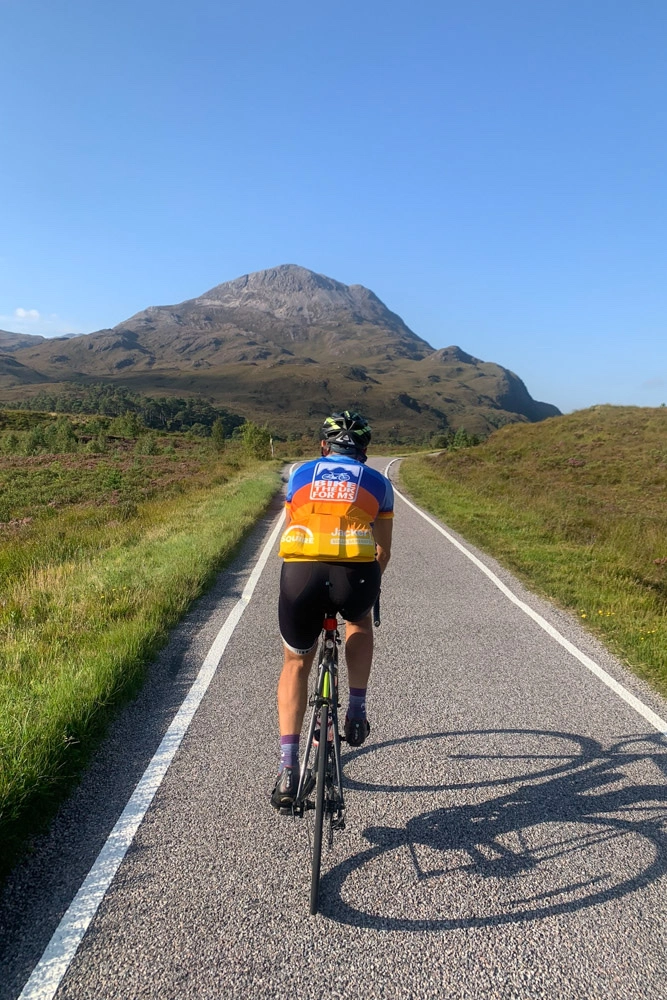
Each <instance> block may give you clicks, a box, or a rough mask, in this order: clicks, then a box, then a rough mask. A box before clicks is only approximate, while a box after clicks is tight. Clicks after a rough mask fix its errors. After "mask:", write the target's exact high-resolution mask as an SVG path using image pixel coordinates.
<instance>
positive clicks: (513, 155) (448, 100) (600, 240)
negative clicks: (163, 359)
mask: <svg viewBox="0 0 667 1000" xmlns="http://www.w3.org/2000/svg"><path fill="white" fill-rule="evenodd" d="M0 44H1V46H2V49H1V52H2V58H1V59H0V95H1V96H0V129H1V133H2V136H3V139H4V143H3V146H4V148H3V152H2V156H1V157H0V192H1V194H2V197H1V199H0V226H1V231H2V233H3V239H2V244H1V245H0V328H2V329H7V330H16V331H24V332H28V333H42V334H45V335H56V334H58V333H63V332H71V331H77V332H82V333H88V332H91V331H93V330H96V329H100V328H104V327H109V326H113V325H114V324H116V323H118V322H120V321H121V320H123V319H126V318H127V317H129V316H130V315H132V314H133V313H135V312H137V311H139V310H140V309H143V308H145V307H147V306H149V305H163V304H169V303H175V302H180V301H182V300H183V299H187V298H192V297H194V296H196V295H199V294H201V293H202V292H204V291H205V290H207V289H208V288H210V287H212V286H213V285H216V284H219V283H220V282H222V281H227V280H231V279H232V278H235V277H237V276H238V275H241V274H244V273H246V272H248V271H257V270H261V269H263V268H266V267H271V266H274V265H276V264H282V263H296V264H301V265H303V266H304V267H308V268H311V269H312V270H314V271H319V272H321V273H324V274H327V275H329V276H330V277H333V278H336V279H338V280H340V281H344V282H346V283H349V284H352V283H359V284H363V285H366V286H367V287H369V288H371V289H372V290H373V291H374V292H375V293H376V294H377V295H379V296H380V298H381V299H382V300H383V301H384V302H385V303H386V304H387V305H388V306H389V308H391V309H393V310H394V311H395V312H397V313H399V314H400V315H401V316H402V317H403V319H404V320H405V321H406V323H407V324H408V325H409V326H410V327H411V328H412V329H413V330H414V331H415V332H416V333H418V334H419V335H420V336H422V337H425V338H426V339H427V340H428V341H429V342H430V343H431V344H433V346H434V347H444V346H447V345H449V344H458V345H459V346H461V347H462V348H463V349H464V350H466V351H468V352H470V353H471V354H474V355H475V356H477V357H479V358H482V359H484V360H486V361H495V362H497V363H499V364H502V365H504V366H506V367H508V368H511V369H512V370H513V371H515V372H516V373H517V374H518V375H520V376H521V378H523V380H524V381H525V382H526V384H527V386H528V389H529V391H530V392H531V394H532V395H533V396H534V397H535V398H538V399H542V400H546V401H548V402H551V403H555V404H556V405H557V406H559V407H560V408H561V409H563V410H564V411H568V410H571V409H575V408H580V407H585V406H589V405H592V404H595V403H604V402H610V403H623V404H636V405H643V406H655V405H659V404H660V403H662V402H667V280H666V278H667V197H666V191H665V187H666V179H667V155H666V154H667V113H666V110H667V60H666V59H665V52H666V51H667V4H665V3H664V0H637V2H635V3H632V4H630V3H628V2H627V0H604V2H603V0H560V2H552V0H466V2H465V3H463V2H461V0H456V2H449V0H440V2H439V3H431V2H420V0H413V2H412V3H405V2H401V3H399V2H393V0H383V2H376V0H357V2H356V3H351V2H349V0H339V2H338V3H336V4H327V5H322V4H314V3H312V0H309V2H308V3H305V2H302V0H286V2H284V3H282V4H276V3H268V2H265V0H256V2H253V0H246V2H244V3H242V4H241V3H236V2H227V3H223V2H220V0H216V2H209V0H189V2H188V3H181V2H173V0H160V2H157V0H132V2H127V0H116V2H114V3H113V4H111V3H109V2H104V0H101V2H99V3H92V2H90V0H85V2H84V0H69V2H68V3H67V4H62V3H60V4H58V3H54V2H53V0H0Z"/></svg>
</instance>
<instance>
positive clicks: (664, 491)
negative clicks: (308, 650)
mask: <svg viewBox="0 0 667 1000" xmlns="http://www.w3.org/2000/svg"><path fill="white" fill-rule="evenodd" d="M401 480H402V482H403V484H404V486H405V488H406V489H407V490H408V491H409V492H410V494H411V495H412V496H413V497H414V498H415V499H416V500H417V501H418V502H419V503H420V504H422V505H423V506H424V507H426V508H427V509H429V510H431V511H432V512H433V513H435V514H436V515H437V516H438V517H440V518H442V519H443V520H444V521H446V522H447V523H448V524H449V525H451V526H452V527H453V528H454V529H456V530H457V531H460V532H461V533H462V534H463V535H465V537H466V538H468V539H469V540H470V541H471V542H473V543H474V544H476V545H479V546H480V548H483V549H484V550H485V551H487V552H489V553H490V554H491V555H493V556H495V557H496V558H497V559H498V560H499V561H500V562H501V563H503V565H505V566H507V567H508V568H510V569H511V570H513V571H514V572H516V573H517V575H518V576H520V577H521V578H522V579H523V580H524V581H525V582H526V583H527V584H528V585H529V586H531V587H532V588H533V589H534V590H537V591H538V592H540V593H542V594H544V595H546V596H547V597H549V598H551V599H553V600H554V601H555V602H557V603H558V604H560V605H561V606H562V607H564V608H568V609H569V610H571V611H573V612H574V613H575V614H576V615H577V616H578V617H579V618H580V620H581V621H582V623H583V624H584V625H586V626H587V627H588V628H590V629H591V630H592V631H593V632H595V633H596V634H597V635H598V636H599V637H600V638H601V639H603V640H604V642H605V643H606V644H607V646H608V647H609V648H611V649H612V650H613V651H614V652H615V653H616V654H617V655H618V656H620V657H621V658H623V659H624V660H625V662H627V663H628V664H629V665H630V666H631V667H632V668H633V669H634V670H635V671H636V672H637V673H638V674H640V675H641V676H643V677H644V678H646V679H647V680H648V681H650V682H651V683H652V684H653V685H654V686H655V687H656V688H658V689H659V690H660V691H662V693H663V694H667V408H664V407H661V408H655V409H650V408H639V407H614V406H596V407H593V408H592V409H589V410H582V411H578V412H576V413H572V414H569V415H567V416H562V417H553V418H551V419H549V420H546V421H544V422H542V423H539V424H512V425H509V426H506V427H504V428H502V429H501V430H498V431H496V432H495V433H494V434H492V435H491V437H490V438H489V439H488V440H487V441H486V442H485V443H483V444H480V445H479V446H477V447H471V448H462V449H457V450H448V451H446V452H444V453H443V454H441V455H439V456H437V457H433V456H430V457H429V456H422V457H418V458H412V459H409V460H406V461H404V462H403V463H402V465H401Z"/></svg>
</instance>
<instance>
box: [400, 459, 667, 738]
mask: <svg viewBox="0 0 667 1000" xmlns="http://www.w3.org/2000/svg"><path fill="white" fill-rule="evenodd" d="M396 461H398V459H396V458H394V459H392V461H391V462H389V464H388V465H387V467H386V469H385V470H384V474H385V475H388V474H389V469H390V468H391V466H392V465H393V464H394V462H396ZM394 492H395V493H396V495H397V496H398V497H400V498H401V500H402V501H403V503H406V504H407V505H408V507H412V509H413V510H414V511H416V512H417V513H418V514H419V515H420V517H423V518H424V520H425V521H428V523H429V524H431V525H432V526H433V527H434V528H435V529H436V531H439V532H440V534H441V535H444V536H445V538H446V539H447V540H448V541H449V542H451V543H452V545H454V546H455V547H456V548H457V549H458V550H459V552H462V553H463V555H464V556H466V557H467V558H468V559H470V561H471V562H473V563H474V564H475V566H477V568H478V569H481V571H482V573H484V574H485V575H486V576H488V578H489V580H491V582H492V583H494V584H495V585H496V587H497V588H498V590H500V591H502V593H503V594H504V595H505V597H507V598H508V599H509V600H510V601H511V602H512V603H513V604H516V606H517V608H520V609H521V610H522V611H523V612H525V614H527V615H528V617H529V618H532V619H533V621H534V622H536V623H537V624H538V625H539V626H540V628H543V629H544V631H545V632H547V633H548V634H549V635H550V636H551V638H552V639H555V640H556V642H558V643H560V645H561V646H562V647H563V648H564V649H566V650H567V651H568V653H571V654H572V656H574V657H575V658H576V659H577V660H579V662H580V663H581V664H583V666H584V667H586V669H587V670H590V671H591V673H593V674H595V676H596V677H598V678H599V679H600V680H601V681H602V683H603V684H606V685H607V687H608V688H611V690H612V691H613V692H614V693H615V694H617V695H618V697H619V698H622V699H623V701H624V702H626V704H628V705H630V707H631V708H634V710H635V712H638V713H639V715H641V716H642V718H644V719H646V721H647V722H648V723H650V725H652V726H653V728H654V729H657V730H658V732H659V733H661V734H662V735H663V736H667V722H665V720H664V719H662V718H660V716H659V715H656V713H655V712H654V711H652V710H651V709H650V708H649V707H648V705H645V704H644V702H643V701H640V700H639V698H637V697H635V695H634V694H632V693H631V692H630V691H628V689H627V688H625V687H623V685H622V684H619V682H618V681H617V680H615V678H613V677H612V676H611V674H608V673H607V671H606V670H604V669H603V668H602V667H601V666H600V665H599V664H598V663H596V662H595V660H592V659H591V658H590V656H586V654H585V653H582V652H581V650H580V649H578V648H577V647H576V646H575V645H574V643H572V642H570V640H569V639H566V638H565V636H564V635H561V633H560V632H559V631H558V629H556V628H554V627H553V625H551V624H550V623H549V622H548V621H547V620H546V619H545V618H543V617H542V615H539V614H538V613H537V611H534V610H533V609H532V608H531V607H530V605H529V604H526V603H525V602H524V601H521V600H519V598H518V597H517V596H516V594H514V593H513V592H512V591H511V590H510V589H509V587H507V586H506V585H505V584H504V583H503V581H502V580H501V579H500V578H499V577H497V576H496V574H495V573H494V572H492V570H490V569H489V567H488V566H485V565H484V563H483V562H482V561H481V559H478V558H477V556H476V555H474V554H473V553H472V552H470V551H469V550H468V549H467V548H466V547H465V545H461V543H460V542H459V541H457V539H456V538H454V536H453V535H450V533H449V532H448V531H445V529H444V528H443V527H442V526H441V525H440V524H438V523H437V521H434V520H433V518H432V517H429V515H428V514H426V513H424V511H423V510H421V509H420V508H419V507H417V506H416V505H415V504H413V503H412V502H411V501H410V500H408V499H407V497H404V496H403V494H402V493H400V492H399V491H398V490H397V489H396V487H394Z"/></svg>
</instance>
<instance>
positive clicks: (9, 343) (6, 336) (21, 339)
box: [0, 330, 46, 354]
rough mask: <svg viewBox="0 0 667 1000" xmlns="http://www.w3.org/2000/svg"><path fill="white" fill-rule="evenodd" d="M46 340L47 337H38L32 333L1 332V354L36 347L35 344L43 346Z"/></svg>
mask: <svg viewBox="0 0 667 1000" xmlns="http://www.w3.org/2000/svg"><path fill="white" fill-rule="evenodd" d="M45 340H46V338H45V337H38V336H35V335H34V334H32V333H10V332H9V331H8V330H0V354H7V353H10V352H11V351H18V350H19V349H20V348H21V347H31V346H33V347H34V346H35V344H43V343H44V341H45Z"/></svg>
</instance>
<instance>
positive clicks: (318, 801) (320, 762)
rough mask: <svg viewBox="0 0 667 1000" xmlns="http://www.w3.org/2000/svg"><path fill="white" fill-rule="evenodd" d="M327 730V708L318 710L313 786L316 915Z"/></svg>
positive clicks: (312, 908) (313, 904) (312, 898)
mask: <svg viewBox="0 0 667 1000" xmlns="http://www.w3.org/2000/svg"><path fill="white" fill-rule="evenodd" d="M328 730H329V706H328V705H322V707H321V709H320V742H319V746H318V748H317V783H316V786H315V830H314V833H313V859H312V869H311V878H310V912H311V914H315V913H317V904H318V900H319V895H320V867H321V863H322V830H323V827H324V806H325V791H326V787H325V786H326V769H327V753H328V747H327V733H328Z"/></svg>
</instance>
